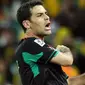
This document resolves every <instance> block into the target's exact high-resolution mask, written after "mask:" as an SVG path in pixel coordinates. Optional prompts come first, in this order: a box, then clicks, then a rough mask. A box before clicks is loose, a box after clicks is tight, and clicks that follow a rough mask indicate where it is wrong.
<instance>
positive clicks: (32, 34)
mask: <svg viewBox="0 0 85 85" xmlns="http://www.w3.org/2000/svg"><path fill="white" fill-rule="evenodd" d="M30 37H35V38H40V39H42V40H44V37H43V36H38V35H36V34H35V33H33V32H32V31H31V30H29V31H26V33H25V36H24V38H30Z"/></svg>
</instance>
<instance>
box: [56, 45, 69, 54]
mask: <svg viewBox="0 0 85 85" xmlns="http://www.w3.org/2000/svg"><path fill="white" fill-rule="evenodd" d="M57 50H59V51H60V52H62V53H66V52H70V49H69V48H68V47H66V46H64V45H58V46H57Z"/></svg>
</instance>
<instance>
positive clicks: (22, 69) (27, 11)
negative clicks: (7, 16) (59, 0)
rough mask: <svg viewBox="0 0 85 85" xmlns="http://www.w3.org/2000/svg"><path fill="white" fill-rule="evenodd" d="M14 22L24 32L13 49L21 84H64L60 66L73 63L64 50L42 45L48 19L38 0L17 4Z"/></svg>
mask: <svg viewBox="0 0 85 85" xmlns="http://www.w3.org/2000/svg"><path fill="white" fill-rule="evenodd" d="M17 19H18V22H19V23H20V25H21V26H22V28H23V30H24V32H25V38H24V39H22V40H21V42H20V43H19V45H18V47H17V50H16V57H17V63H18V66H19V73H20V76H21V81H22V84H23V85H67V76H66V74H65V73H64V72H63V71H62V69H61V65H63V66H68V65H72V63H73V56H72V53H71V51H70V49H69V48H68V47H65V46H63V45H58V46H57V48H56V49H55V48H53V47H51V46H49V45H48V44H47V43H45V42H44V36H47V35H50V34H51V27H50V18H49V16H48V13H47V11H46V10H45V8H44V7H43V3H42V2H41V1H39V0H30V1H29V2H26V3H24V4H22V5H21V7H20V8H19V9H18V11H17Z"/></svg>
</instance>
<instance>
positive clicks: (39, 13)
mask: <svg viewBox="0 0 85 85" xmlns="http://www.w3.org/2000/svg"><path fill="white" fill-rule="evenodd" d="M45 13H48V12H47V11H46V12H45ZM38 14H43V13H42V12H39V13H36V15H38Z"/></svg>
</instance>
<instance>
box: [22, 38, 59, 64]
mask: <svg viewBox="0 0 85 85" xmlns="http://www.w3.org/2000/svg"><path fill="white" fill-rule="evenodd" d="M26 52H27V53H28V54H29V56H31V58H32V60H33V59H34V60H33V61H34V62H38V63H45V64H46V63H48V62H49V61H50V60H51V59H52V58H53V57H55V56H56V55H57V54H58V53H59V51H57V50H56V49H54V48H53V47H51V46H49V45H48V44H46V43H45V42H44V41H42V40H41V39H34V40H32V41H28V42H27V44H26V45H25V49H24V52H23V53H26Z"/></svg>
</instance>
